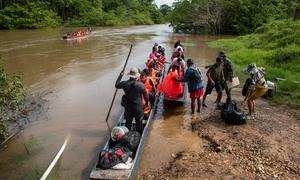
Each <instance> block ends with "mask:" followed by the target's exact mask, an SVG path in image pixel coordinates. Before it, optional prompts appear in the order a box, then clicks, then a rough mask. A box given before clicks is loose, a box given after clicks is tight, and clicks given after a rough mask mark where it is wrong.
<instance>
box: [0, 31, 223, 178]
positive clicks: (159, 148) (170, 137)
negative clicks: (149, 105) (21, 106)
mask: <svg viewBox="0 0 300 180" xmlns="http://www.w3.org/2000/svg"><path fill="white" fill-rule="evenodd" d="M75 30H76V29H71V28H67V29H47V30H22V31H20V30H14V31H0V54H2V55H3V58H2V61H1V62H0V64H1V66H3V67H4V68H5V70H7V71H8V72H11V73H14V72H22V73H23V74H24V81H25V83H26V85H27V86H28V90H29V91H30V92H31V93H41V92H42V93H43V94H47V95H46V96H45V98H46V99H47V100H48V101H49V111H48V112H47V116H46V117H41V118H40V119H39V121H36V122H34V123H33V124H31V125H30V127H28V128H27V129H26V130H24V132H23V133H21V134H20V135H19V136H18V137H17V138H15V139H14V140H13V141H11V142H10V143H9V144H8V146H7V147H6V148H5V149H2V150H1V152H0V179H38V178H39V177H40V176H41V174H42V173H43V171H44V170H45V169H46V168H47V166H48V164H49V163H50V162H51V160H52V159H53V157H54V156H55V154H56V153H57V151H58V150H59V148H60V146H61V145H62V143H63V142H64V139H65V137H66V136H67V134H70V136H71V137H70V141H69V144H68V146H67V147H66V149H65V152H64V154H63V156H62V159H61V160H60V161H59V163H58V164H57V166H56V167H55V169H54V171H53V172H52V173H51V177H52V178H53V179H87V177H88V175H89V172H90V170H91V168H92V166H93V164H94V163H95V162H96V157H97V156H98V151H99V149H101V148H102V146H103V145H104V143H105V140H106V138H107V137H108V130H107V127H106V123H105V122H104V119H105V117H106V113H107V110H108V107H109V103H110V101H111V98H112V95H113V90H114V89H113V87H114V82H115V80H116V78H117V76H118V73H119V72H120V70H121V68H122V66H123V63H124V61H125V58H126V57H127V53H128V50H129V45H130V44H131V43H133V44H134V48H133V51H132V54H131V57H130V60H129V62H128V66H127V70H128V69H129V67H132V66H137V67H140V68H143V67H144V63H145V61H146V59H147V57H148V55H149V52H150V51H151V49H152V45H153V44H154V42H158V43H159V44H162V45H163V46H165V47H166V51H167V58H169V57H170V54H171V51H172V46H173V43H174V42H175V41H176V40H177V39H181V41H182V42H186V43H187V44H186V47H185V50H186V56H187V57H192V58H193V59H194V60H195V61H196V62H197V63H198V64H199V65H201V66H204V65H207V64H209V63H211V61H212V60H213V59H214V58H215V56H216V54H217V52H216V50H213V49H210V48H208V47H207V46H206V45H205V43H204V42H205V41H207V40H210V39H211V37H201V36H187V35H175V34H172V30H171V29H170V28H169V27H168V26H167V25H155V26H133V27H122V28H111V27H107V28H98V29H95V31H94V32H93V33H92V35H90V36H88V37H85V38H82V39H79V40H75V41H65V40H61V35H62V34H64V33H65V32H67V31H75ZM121 94H122V92H119V93H118V97H117V100H116V102H115V106H114V108H113V110H112V114H111V116H110V117H111V118H110V124H111V125H113V124H115V122H116V120H117V119H118V116H119V115H120V113H121V106H120V105H119V104H120V95H121ZM159 112H160V113H161V114H160V116H159V115H157V120H156V121H154V123H153V126H152V128H151V132H150V135H149V138H148V139H147V144H146V148H145V152H144V153H143V157H142V159H141V161H140V162H141V164H140V167H139V169H141V171H143V169H147V167H151V168H152V167H154V166H159V165H161V164H162V163H164V162H165V160H166V159H168V158H169V157H170V152H173V151H178V150H181V149H182V148H184V146H185V142H187V141H186V139H189V141H188V143H191V142H192V143H193V144H195V145H194V146H193V147H194V148H196V149H197V147H199V146H200V145H199V144H200V143H201V142H199V141H198V139H196V137H195V135H194V134H192V133H190V132H189V131H188V130H186V129H185V128H184V127H185V124H187V122H188V121H190V116H189V102H187V104H186V105H185V106H183V107H171V108H170V107H163V105H162V104H161V105H160V106H159ZM179 144H182V145H179ZM165 145H168V146H167V147H165ZM156 152H157V153H156ZM158 152H160V153H158ZM161 152H163V153H161ZM157 154H158V155H159V157H161V158H159V159H161V161H160V160H159V161H155V162H154V161H153V159H158V158H154V156H156V155H157Z"/></svg>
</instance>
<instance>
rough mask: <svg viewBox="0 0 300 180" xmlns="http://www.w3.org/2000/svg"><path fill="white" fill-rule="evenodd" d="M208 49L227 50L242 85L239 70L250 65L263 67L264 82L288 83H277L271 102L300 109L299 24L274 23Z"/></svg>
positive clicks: (242, 77)
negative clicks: (278, 80)
mask: <svg viewBox="0 0 300 180" xmlns="http://www.w3.org/2000/svg"><path fill="white" fill-rule="evenodd" d="M209 46H211V47H218V48H223V49H225V50H227V53H228V57H229V58H230V59H231V60H232V61H233V63H234V66H235V74H236V75H238V76H239V77H240V79H241V80H242V82H244V80H245V79H246V77H247V76H246V75H245V74H244V73H243V71H242V70H243V68H245V67H246V66H247V65H248V64H249V63H256V65H257V66H260V67H265V68H266V72H267V74H266V78H267V80H270V81H272V82H275V78H276V77H279V78H284V79H287V80H286V81H282V82H280V84H279V86H278V90H279V91H278V93H277V94H276V96H275V97H274V98H273V100H274V101H275V102H277V103H286V102H288V103H289V104H293V105H297V106H298V107H300V83H297V82H300V20H297V21H294V20H291V19H289V20H279V21H273V22H271V23H268V24H265V25H263V26H262V27H260V28H258V29H256V31H255V32H254V33H253V34H250V35H246V36H240V37H238V38H234V39H221V40H217V41H213V42H209ZM287 92H288V93H287Z"/></svg>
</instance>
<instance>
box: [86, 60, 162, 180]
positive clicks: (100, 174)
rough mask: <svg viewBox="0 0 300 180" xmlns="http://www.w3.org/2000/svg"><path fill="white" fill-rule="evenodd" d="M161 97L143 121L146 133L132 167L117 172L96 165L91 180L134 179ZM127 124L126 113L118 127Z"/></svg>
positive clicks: (107, 144)
mask: <svg viewBox="0 0 300 180" xmlns="http://www.w3.org/2000/svg"><path fill="white" fill-rule="evenodd" d="M164 70H165V66H164V67H163V68H162V73H163V74H164ZM162 78H163V76H161V77H160V80H159V82H161V81H162ZM159 97H160V94H159V95H158V96H156V97H155V101H154V105H153V107H152V109H151V111H150V114H149V116H148V118H147V119H144V120H143V125H144V131H143V134H142V136H141V140H140V144H139V146H138V149H137V151H136V154H135V158H134V159H133V164H132V167H131V168H130V169H128V170H115V169H106V170H103V169H99V168H96V165H95V166H94V168H93V170H92V172H91V174H90V179H131V178H133V176H134V173H135V171H136V168H137V165H138V162H139V159H140V157H141V155H142V152H143V149H144V144H145V140H146V138H147V136H148V133H149V130H150V125H151V122H152V120H153V118H154V115H155V112H156V108H157V104H158V101H159V99H160V98H159ZM125 122H126V120H125V118H124V113H123V114H122V115H121V117H120V119H119V121H118V123H117V125H116V126H125ZM134 125H135V124H134V123H133V126H134ZM109 148H110V147H109V140H108V141H107V143H106V144H105V146H104V150H108V149H109Z"/></svg>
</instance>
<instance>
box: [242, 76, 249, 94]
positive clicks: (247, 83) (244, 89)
mask: <svg viewBox="0 0 300 180" xmlns="http://www.w3.org/2000/svg"><path fill="white" fill-rule="evenodd" d="M250 84H251V78H248V79H247V80H246V82H245V84H244V86H243V90H242V95H243V96H246V95H247V92H248V89H249V86H250Z"/></svg>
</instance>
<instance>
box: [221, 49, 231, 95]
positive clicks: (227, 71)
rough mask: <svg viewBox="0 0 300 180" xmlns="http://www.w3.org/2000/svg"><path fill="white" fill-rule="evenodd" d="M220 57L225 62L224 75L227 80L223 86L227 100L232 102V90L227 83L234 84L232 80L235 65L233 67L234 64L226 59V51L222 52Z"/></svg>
mask: <svg viewBox="0 0 300 180" xmlns="http://www.w3.org/2000/svg"><path fill="white" fill-rule="evenodd" d="M219 57H220V58H221V59H222V61H223V73H224V78H225V81H224V83H223V84H222V86H223V87H224V89H225V92H226V95H227V99H228V100H231V88H228V85H227V83H228V81H229V82H232V79H233V65H232V62H231V61H230V60H229V59H228V58H227V57H226V54H225V52H224V51H221V52H220V53H219Z"/></svg>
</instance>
